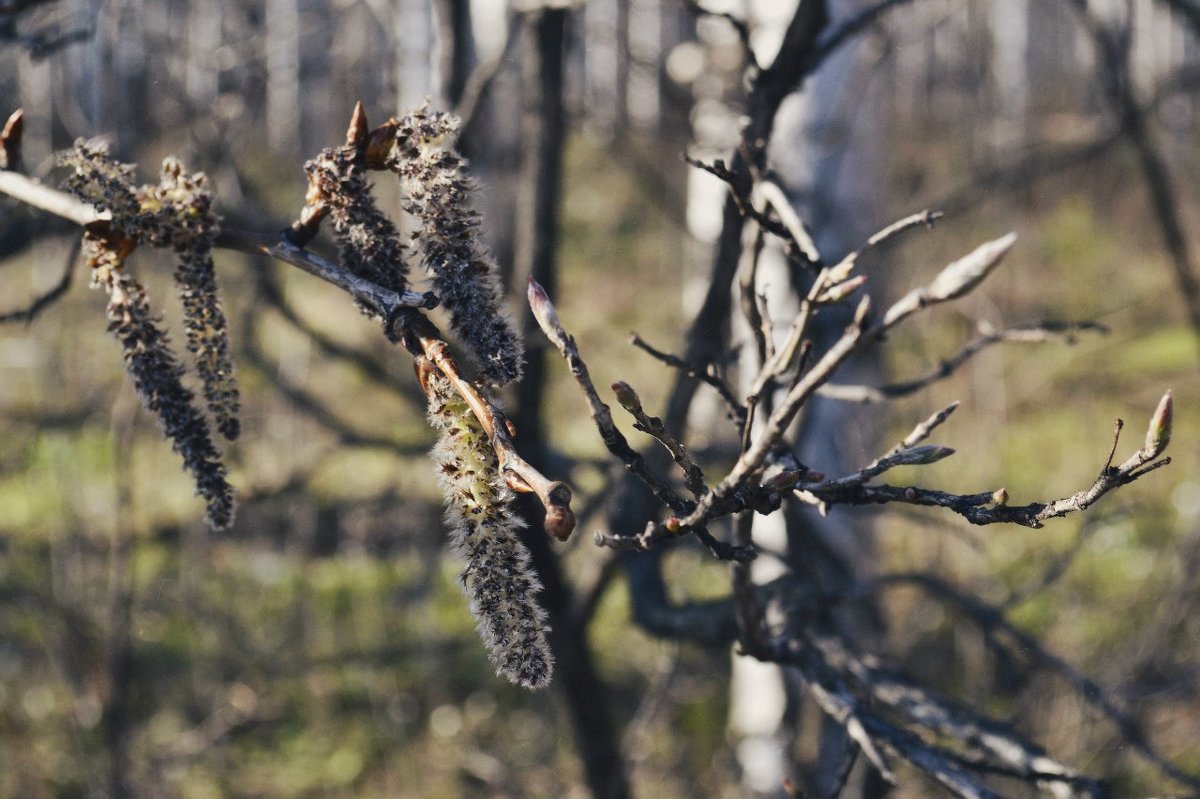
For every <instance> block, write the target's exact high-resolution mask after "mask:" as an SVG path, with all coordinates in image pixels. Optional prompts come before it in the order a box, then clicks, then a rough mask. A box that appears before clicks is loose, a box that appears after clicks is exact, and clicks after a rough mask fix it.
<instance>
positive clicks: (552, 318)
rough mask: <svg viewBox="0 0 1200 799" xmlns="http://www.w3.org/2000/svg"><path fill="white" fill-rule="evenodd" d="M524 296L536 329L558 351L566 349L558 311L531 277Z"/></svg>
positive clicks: (565, 340) (544, 291) (565, 339)
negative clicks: (538, 329)
mask: <svg viewBox="0 0 1200 799" xmlns="http://www.w3.org/2000/svg"><path fill="white" fill-rule="evenodd" d="M525 295H526V297H527V298H528V300H529V309H530V310H531V311H533V318H534V319H536V320H537V323H538V327H540V328H541V329H542V332H543V333H545V334H546V338H548V339H550V341H551V343H553V344H554V346H556V347H558V348H559V349H560V350H561V349H563V348H564V347H566V344H567V336H566V331H564V330H563V326H562V322H560V321H558V311H556V310H555V309H554V303H552V302H551V301H550V295H549V294H547V293H546V289H544V288H542V284H541V283H538V282H537V281H536V280H534V279H533V278H532V277H531V278H529V288H528V290H527V291H526V292H525Z"/></svg>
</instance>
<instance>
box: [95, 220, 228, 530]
mask: <svg viewBox="0 0 1200 799" xmlns="http://www.w3.org/2000/svg"><path fill="white" fill-rule="evenodd" d="M83 249H84V253H85V255H86V257H87V261H88V265H89V266H90V267H91V274H92V285H93V286H94V287H97V288H102V289H104V290H105V292H106V293H107V294H108V309H107V313H108V329H109V331H110V332H111V333H112V334H113V335H114V336H115V337H116V339H117V341H119V342H120V344H121V349H122V351H123V353H124V358H125V369H126V371H127V372H128V373H129V376H130V378H131V379H132V380H133V385H134V389H135V390H136V391H137V393H138V396H139V397H140V398H141V400H142V404H144V405H145V406H146V408H147V410H149V411H150V412H151V413H153V414H154V415H155V416H157V417H158V420H159V422H160V423H161V424H162V428H163V432H164V433H165V434H166V435H167V437H168V438H170V439H171V444H172V447H173V448H174V450H175V451H176V452H178V453H179V455H180V456H181V457H182V458H183V465H184V468H185V469H187V471H189V472H190V473H191V474H192V477H193V479H194V480H195V482H196V493H197V494H198V495H199V496H200V497H201V498H202V499H203V500H204V503H205V518H206V519H207V521H208V523H209V524H210V525H211V526H212V527H214V528H215V529H224V528H226V527H228V526H229V525H230V523H232V521H233V512H234V498H233V487H232V486H231V485H229V483H228V481H227V480H226V472H225V466H224V464H223V463H221V454H220V452H218V451H217V448H216V446H215V445H214V444H213V442H212V438H211V437H210V436H209V432H208V425H207V424H206V423H205V421H204V417H203V416H202V415H201V414H200V413H199V411H197V410H196V406H195V403H194V401H193V396H192V392H191V391H189V390H188V389H187V387H185V386H184V385H183V382H182V380H181V378H182V376H183V367H182V366H180V365H179V363H178V362H177V361H176V360H175V357H174V355H173V354H172V353H171V348H170V343H169V340H168V337H167V333H166V331H164V330H163V329H162V328H161V327H159V325H158V324H157V322H156V320H155V319H154V317H153V315H152V314H151V312H150V306H149V304H148V303H147V302H146V292H145V290H144V289H143V288H142V286H141V284H140V283H138V282H137V281H136V280H135V279H134V278H133V276H132V275H130V274H129V273H128V272H127V271H126V270H125V267H124V262H123V261H124V259H123V256H122V255H121V254H120V253H119V252H118V251H117V249H116V248H115V247H113V246H112V245H111V244H110V243H108V242H105V241H103V240H101V239H98V238H95V237H93V236H91V235H86V236H85V237H84V244H83Z"/></svg>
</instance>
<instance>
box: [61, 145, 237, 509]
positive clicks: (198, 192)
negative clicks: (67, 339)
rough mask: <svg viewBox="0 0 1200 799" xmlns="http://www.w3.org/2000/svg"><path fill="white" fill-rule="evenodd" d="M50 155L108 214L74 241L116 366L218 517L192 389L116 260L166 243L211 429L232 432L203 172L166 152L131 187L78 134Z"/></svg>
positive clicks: (217, 482) (227, 491)
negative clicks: (101, 294)
mask: <svg viewBox="0 0 1200 799" xmlns="http://www.w3.org/2000/svg"><path fill="white" fill-rule="evenodd" d="M59 162H60V163H61V164H62V165H64V166H67V167H70V168H71V170H72V174H71V175H70V176H69V177H68V178H67V180H66V186H67V188H68V189H69V190H70V191H71V192H72V193H74V194H75V195H76V196H77V197H79V198H80V199H82V200H84V201H85V202H89V203H91V204H92V205H94V206H95V207H96V208H97V209H98V210H101V211H107V212H108V213H109V214H110V215H111V217H112V219H111V220H110V221H109V222H108V225H107V230H105V231H104V232H103V233H97V232H89V233H87V234H86V235H85V238H84V244H83V249H84V255H85V256H86V258H87V262H88V265H89V266H90V267H91V273H92V285H93V286H94V287H98V288H103V289H104V290H105V291H106V292H107V293H108V296H109V302H108V319H109V330H110V331H111V332H112V333H113V334H114V335H115V336H116V338H117V340H118V341H119V342H120V343H121V347H122V349H123V351H124V357H125V368H126V371H128V373H129V375H130V377H131V379H132V380H133V383H134V387H135V388H136V390H137V392H138V395H139V396H140V397H141V400H142V403H143V404H144V405H145V406H146V408H147V409H148V410H150V411H151V412H152V413H153V414H155V415H156V416H157V417H158V419H159V421H160V423H161V424H162V427H163V431H164V432H165V434H166V435H167V437H168V438H170V439H171V441H172V446H173V447H174V449H175V451H176V452H178V453H179V454H180V456H181V457H182V458H183V463H184V468H185V469H187V471H188V472H190V473H191V474H192V477H193V479H194V480H195V482H196V493H197V494H198V495H199V496H201V497H202V498H203V499H204V501H205V504H206V512H205V516H206V518H207V520H208V522H209V524H210V525H212V526H213V527H214V528H217V529H221V528H225V527H228V526H229V525H230V524H231V523H232V521H233V512H234V498H233V488H232V486H230V485H229V483H228V481H227V480H226V474H227V472H226V469H225V466H224V464H223V463H222V462H221V453H220V451H219V450H218V449H217V447H216V445H215V444H214V443H213V440H212V436H211V434H210V432H209V428H208V422H207V420H206V419H205V417H204V415H203V414H202V413H201V412H200V411H199V409H198V408H197V407H196V403H195V396H194V395H193V394H192V392H191V391H190V390H189V389H187V388H186V387H185V386H184V385H183V382H182V377H183V373H184V369H183V367H182V366H181V365H180V364H179V362H178V361H177V360H176V359H175V356H174V354H173V353H172V352H171V348H170V342H169V338H168V336H167V333H166V331H165V330H163V329H162V327H161V326H160V324H159V321H158V319H157V318H155V317H154V315H153V314H152V313H151V311H150V306H149V303H148V301H147V299H146V291H145V289H144V288H143V287H142V285H141V284H140V283H139V282H138V281H137V280H136V279H135V278H134V277H133V276H132V275H130V274H129V272H128V270H127V269H126V267H125V259H126V257H127V256H128V254H129V253H130V252H131V251H132V250H133V249H134V248H135V247H137V246H138V245H139V244H148V245H151V246H157V247H167V246H169V247H172V248H173V249H174V250H175V253H176V258H177V269H176V274H175V279H176V282H177V284H178V286H179V288H180V293H181V295H182V298H183V305H184V316H185V325H186V328H187V339H188V349H189V350H190V351H191V352H192V354H193V356H194V359H195V364H196V371H197V372H198V374H199V375H200V378H201V381H202V383H203V386H204V393H205V398H206V400H207V403H208V407H209V409H210V410H211V411H212V413H213V416H214V418H215V419H216V422H217V425H218V427H219V429H220V430H221V432H222V433H223V434H224V435H225V436H226V437H227V438H230V439H232V438H234V437H236V436H237V434H238V419H237V413H238V392H237V386H236V384H235V383H234V381H233V365H232V359H231V357H230V352H229V344H228V334H227V325H226V322H225V316H224V314H223V313H222V311H221V308H220V303H219V300H218V296H217V287H216V281H215V279H214V276H213V265H212V243H213V239H214V237H215V236H216V230H217V219H216V216H215V214H214V213H213V212H212V209H211V205H212V200H211V195H210V194H209V192H208V189H207V185H206V183H207V182H206V180H205V178H204V176H203V175H187V174H186V173H184V171H183V169H182V167H181V166H180V165H179V164H178V162H176V161H174V160H173V159H168V160H167V162H165V163H164V164H163V173H162V180H161V182H160V184H159V185H158V186H143V187H141V188H140V189H135V188H134V187H133V184H132V179H133V168H132V167H131V166H128V165H125V164H120V163H118V162H116V161H114V160H112V159H111V158H110V157H109V154H108V150H107V147H106V146H105V145H104V144H103V143H101V142H85V141H78V142H76V144H75V148H74V149H73V150H71V151H68V152H66V153H64V154H62V155H61V156H60V157H59Z"/></svg>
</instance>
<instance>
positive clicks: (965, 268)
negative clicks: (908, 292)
mask: <svg viewBox="0 0 1200 799" xmlns="http://www.w3.org/2000/svg"><path fill="white" fill-rule="evenodd" d="M1016 241H1017V234H1016V233H1009V234H1008V235H1007V236H1001V237H1000V238H998V239H996V240H994V241H989V242H987V243H986V244H981V245H980V246H978V247H976V248H975V249H974V250H973V251H971V252H970V253H968V254H967V255H964V256H963V257H962V258H959V259H958V260H957V261H955V262H954V263H952V264H950V265H949V266H947V267H946V268H945V269H943V270H942V271H941V272H939V273H938V276H937V277H935V278H934V279H933V282H932V283H930V284H929V294H928V300H929V301H930V302H944V301H946V300H953V299H957V298H958V297H961V296H963V295H964V294H966V293H967V292H969V291H970V290H971V289H973V288H975V287H976V286H978V285H979V284H980V283H982V282H983V279H984V278H985V277H987V276H988V275H989V274H990V273H991V271H992V270H993V269H995V268H996V267H997V266H998V265H999V264H1000V261H1001V260H1003V258H1004V256H1005V255H1007V254H1008V251H1009V250H1011V249H1012V246H1013V244H1015V243H1016Z"/></svg>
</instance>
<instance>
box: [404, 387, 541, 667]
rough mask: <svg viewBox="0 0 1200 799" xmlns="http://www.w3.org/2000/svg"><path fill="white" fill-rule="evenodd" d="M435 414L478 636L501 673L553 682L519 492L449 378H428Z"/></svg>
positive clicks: (450, 514)
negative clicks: (515, 507)
mask: <svg viewBox="0 0 1200 799" xmlns="http://www.w3.org/2000/svg"><path fill="white" fill-rule="evenodd" d="M427 387H428V391H429V418H430V421H431V422H432V423H433V425H434V427H435V428H436V429H437V430H438V432H439V433H440V434H441V435H440V438H439V440H438V443H437V445H436V446H435V447H434V450H433V453H432V455H433V459H434V461H435V462H436V463H437V466H438V477H439V480H440V482H441V485H442V489H443V491H444V492H445V495H446V520H447V522H448V524H449V526H450V530H451V540H452V543H453V546H454V550H455V552H456V553H457V554H458V555H459V556H460V557H462V558H463V559H464V560H465V561H466V567H465V568H464V569H463V573H462V579H463V585H464V587H465V589H466V591H467V594H468V595H469V596H470V599H471V612H472V613H473V614H474V616H475V617H476V619H477V620H478V630H479V636H480V638H482V639H483V643H484V646H486V647H487V650H488V654H489V657H490V658H491V661H492V664H493V665H494V666H495V667H496V672H497V673H498V674H503V675H504V676H505V677H507V678H508V679H509V680H510V681H512V682H514V683H516V684H518V685H522V686H524V687H526V688H542V687H545V686H546V685H549V684H550V677H551V674H552V672H553V667H554V659H553V656H552V655H551V653H550V646H549V644H548V643H547V641H546V633H547V630H548V627H547V626H546V613H545V611H544V610H542V608H541V607H540V606H539V605H538V604H537V600H536V595H537V593H538V591H540V590H541V583H540V582H539V581H538V579H537V575H536V574H535V573H534V571H533V567H532V565H531V564H530V559H529V551H528V550H527V549H526V548H525V545H524V544H523V543H521V540H520V538H519V536H518V531H519V530H520V529H521V527H522V523H521V521H520V520H519V519H518V518H517V517H516V515H515V514H514V513H513V512H512V510H511V508H510V507H509V503H510V502H511V500H512V493H511V491H510V490H509V489H508V487H507V486H505V484H504V481H503V479H502V478H501V476H500V469H499V465H498V463H497V460H496V454H495V452H494V451H493V450H492V448H491V445H490V444H489V443H488V438H487V435H486V433H485V432H484V430H483V428H482V427H481V426H480V424H479V422H478V420H476V418H475V416H474V415H473V414H472V413H471V410H470V408H469V407H468V406H467V404H466V402H464V401H463V399H462V398H461V397H460V396H459V395H458V394H457V392H455V390H454V389H453V388H452V387H451V385H450V383H449V381H447V380H446V379H445V378H443V377H441V376H440V375H432V376H430V378H429V380H428V381H427Z"/></svg>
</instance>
